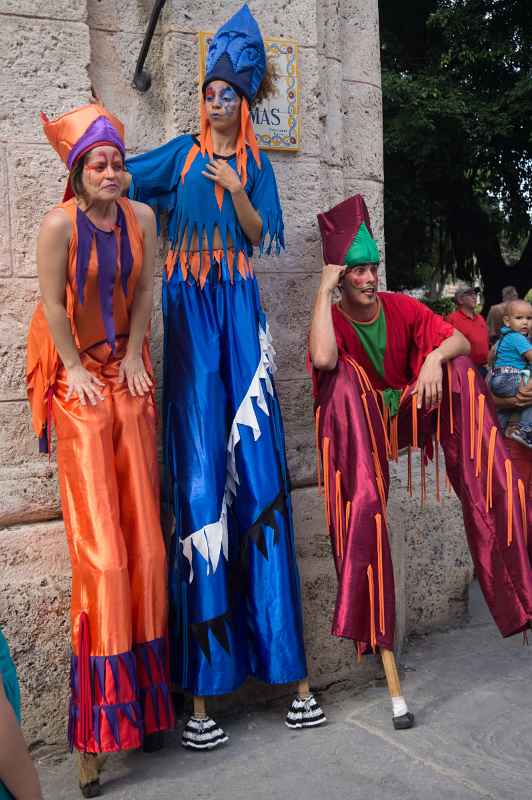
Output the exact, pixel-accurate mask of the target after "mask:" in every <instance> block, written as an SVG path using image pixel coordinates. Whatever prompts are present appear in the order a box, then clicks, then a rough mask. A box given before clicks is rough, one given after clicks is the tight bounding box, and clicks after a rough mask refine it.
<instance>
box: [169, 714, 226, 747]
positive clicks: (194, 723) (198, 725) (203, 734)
mask: <svg viewBox="0 0 532 800" xmlns="http://www.w3.org/2000/svg"><path fill="white" fill-rule="evenodd" d="M228 738H229V737H228V736H227V734H226V733H225V731H223V730H222V729H221V728H220V727H219V726H218V725H217V724H216V722H215V721H214V720H213V719H211V718H210V717H204V718H203V719H198V718H197V717H190V719H189V720H188V722H187V724H186V725H185V729H184V731H183V736H182V737H181V744H182V745H183V747H189V748H191V749H192V750H212V749H213V748H215V747H218V745H220V744H223V743H224V742H226V741H227V740H228Z"/></svg>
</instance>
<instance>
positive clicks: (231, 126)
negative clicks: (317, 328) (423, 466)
mask: <svg viewBox="0 0 532 800" xmlns="http://www.w3.org/2000/svg"><path fill="white" fill-rule="evenodd" d="M271 84H272V77H271V72H270V71H269V69H268V66H267V60H266V53H265V50H264V43H263V40H262V36H261V34H260V30H259V28H258V25H257V23H256V21H255V20H254V18H253V17H252V15H251V13H250V11H249V9H248V7H247V6H243V8H242V9H241V10H240V11H239V12H238V13H237V14H235V16H233V17H232V18H231V19H230V20H229V21H228V22H227V23H226V24H225V25H223V26H222V27H221V28H220V30H219V31H218V32H217V34H216V35H215V37H214V39H213V40H212V42H211V45H210V47H209V52H208V58H207V69H206V78H205V81H204V83H203V86H202V94H203V96H202V102H201V121H200V133H199V135H198V136H192V135H189V134H185V135H183V136H178V137H177V138H175V139H173V140H172V141H170V142H168V143H167V144H165V145H163V146H162V147H159V148H157V149H156V150H153V151H152V152H149V153H146V154H144V155H141V156H138V157H136V158H132V159H129V161H128V162H127V167H128V169H129V171H130V173H131V174H132V184H131V194H132V196H134V197H135V198H137V199H139V200H143V201H145V202H147V203H149V204H150V205H151V206H152V207H153V208H154V210H155V211H156V213H157V214H160V213H161V212H167V214H168V238H169V243H170V246H171V247H170V251H169V255H168V260H167V263H166V269H165V275H164V283H163V312H164V325H165V342H164V348H165V351H164V403H163V406H164V454H165V465H166V468H167V472H168V475H169V483H170V487H169V489H170V493H171V501H172V504H173V511H174V515H175V521H176V525H175V534H174V536H173V540H172V547H171V561H170V572H171V574H170V592H171V609H172V615H171V631H172V634H173V648H172V649H173V662H174V677H175V680H176V682H177V683H178V684H179V685H181V686H182V688H183V689H184V690H185V691H188V692H191V693H192V695H193V696H194V715H193V716H192V717H191V718H190V720H189V721H188V723H187V725H186V727H185V731H184V734H183V745H184V746H186V747H191V748H195V749H204V748H212V747H216V746H217V745H218V744H220V743H222V742H224V741H226V740H227V736H226V734H225V733H224V731H223V730H222V729H221V728H220V727H219V726H218V725H217V724H216V723H215V721H214V720H212V719H211V718H209V717H208V716H207V714H206V706H205V698H206V697H209V696H213V695H221V694H226V693H229V692H232V691H234V690H235V689H236V688H237V687H238V686H240V685H241V684H242V683H243V681H244V680H245V679H246V678H247V677H248V676H249V675H252V676H254V677H256V678H259V679H260V680H263V681H265V682H266V683H271V684H286V683H290V682H294V681H298V682H299V686H298V694H297V696H296V698H295V700H294V701H293V703H292V706H291V708H290V710H289V712H288V716H287V718H286V724H287V725H288V726H289V727H292V728H301V727H310V726H314V725H319V724H320V723H322V722H323V721H324V720H325V717H324V715H323V712H322V710H321V708H320V707H319V706H318V704H317V703H316V700H315V698H314V697H313V696H312V695H311V694H310V691H309V685H308V680H307V677H306V676H307V667H306V662H305V654H304V646H303V622H302V613H301V598H300V587H299V575H298V571H297V566H296V553H295V546H294V532H293V524H292V512H291V505H290V495H289V486H288V481H287V473H286V458H285V449H284V435H283V427H282V420H281V413H280V409H279V402H278V399H277V394H276V391H275V386H274V383H273V373H274V370H275V367H274V360H273V357H274V350H273V347H272V340H271V337H270V333H269V329H268V323H267V321H266V317H265V315H264V312H263V310H262V308H261V304H260V297H259V289H258V285H257V281H256V279H255V276H254V274H253V266H252V254H253V246H258V247H259V250H260V252H261V253H262V252H266V253H268V254H269V253H271V252H272V251H274V252H276V253H279V251H280V249H281V247H284V233H283V218H282V211H281V206H280V202H279V195H278V192H277V186H276V182H275V175H274V172H273V169H272V167H271V164H270V162H269V161H268V159H267V157H266V156H265V154H264V153H260V152H259V149H258V146H257V140H256V138H255V133H254V131H253V126H252V123H251V118H250V105H251V104H252V102H253V101H254V100H256V99H257V97H264V96H266V93H267V92H268V89H269V88H271Z"/></svg>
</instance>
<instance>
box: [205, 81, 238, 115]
mask: <svg viewBox="0 0 532 800" xmlns="http://www.w3.org/2000/svg"><path fill="white" fill-rule="evenodd" d="M238 99H239V98H238V94H237V93H236V92H235V90H234V89H233V87H232V86H224V87H223V88H221V89H219V90H218V91H216V90H215V89H214V88H213V87H212V86H208V87H207V90H206V92H205V102H206V103H207V104H208V105H210V106H211V113H212V106H213V105H215V106H219V107H220V112H217V113H221V114H223V115H224V116H227V117H230V116H232V115H233V114H234V112H235V111H236V107H237V103H238Z"/></svg>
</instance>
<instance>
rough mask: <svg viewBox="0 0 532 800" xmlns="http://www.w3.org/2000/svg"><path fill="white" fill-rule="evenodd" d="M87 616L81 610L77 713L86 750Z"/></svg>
mask: <svg viewBox="0 0 532 800" xmlns="http://www.w3.org/2000/svg"><path fill="white" fill-rule="evenodd" d="M90 649H91V644H90V629H89V617H88V615H87V614H86V613H85V612H84V611H82V612H81V614H80V615H79V640H78V659H79V662H78V663H79V713H80V720H79V725H80V736H81V743H82V745H83V747H84V749H85V751H86V749H87V747H88V746H89V740H90V738H91V736H92V685H91V665H90Z"/></svg>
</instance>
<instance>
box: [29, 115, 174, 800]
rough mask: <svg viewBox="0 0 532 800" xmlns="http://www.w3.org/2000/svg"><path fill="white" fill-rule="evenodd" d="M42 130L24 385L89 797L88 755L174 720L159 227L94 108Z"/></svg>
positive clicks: (127, 744) (114, 134) (154, 734)
mask: <svg viewBox="0 0 532 800" xmlns="http://www.w3.org/2000/svg"><path fill="white" fill-rule="evenodd" d="M43 124H44V131H45V133H46V136H47V137H48V139H49V141H50V143H51V145H52V146H53V147H54V149H55V150H56V151H57V152H58V153H59V155H60V156H61V158H62V159H63V161H65V163H66V164H67V166H68V168H69V170H70V174H69V181H68V186H67V191H66V193H65V198H64V200H65V201H64V202H63V203H61V204H60V205H59V206H57V207H56V208H54V209H53V210H52V211H50V212H49V213H48V214H47V215H46V217H45V218H44V220H43V222H42V224H41V228H40V232H39V240H38V246H37V263H38V272H39V282H40V287H41V293H42V301H41V302H40V303H39V305H38V307H37V309H36V311H35V314H34V316H33V319H32V322H31V326H30V333H29V339H28V365H27V383H28V395H29V399H30V404H31V408H32V416H33V424H34V428H35V431H36V433H37V435H38V436H39V437H40V444H41V450H44V451H47V450H49V444H50V425H51V420H52V418H53V421H54V424H55V430H56V436H57V463H58V470H59V482H60V488H61V501H62V508H63V514H64V520H65V528H66V532H67V539H68V545H69V549H70V557H71V561H72V651H73V655H72V668H71V687H72V694H71V701H70V719H69V739H70V745H71V747H75V748H76V749H77V750H79V751H80V754H81V756H80V757H81V768H80V786H81V789H82V793H83V794H84V796H85V797H94V796H97V795H98V794H99V793H100V786H99V777H98V773H99V769H98V763H99V762H98V759H97V758H96V757H95V755H96V754H100V753H108V752H114V751H119V750H127V749H131V748H138V747H141V746H144V749H146V750H153V749H158V747H159V746H161V745H162V741H161V737H162V731H164V730H166V729H167V728H169V727H170V726H171V724H172V711H171V706H170V698H169V691H168V675H167V672H168V671H167V644H166V635H167V579H166V553H165V547H164V541H163V537H162V533H161V528H160V521H159V476H158V465H157V457H156V441H155V422H156V409H155V403H154V397H153V378H152V366H151V361H150V354H149V349H148V342H147V339H146V330H147V328H148V324H149V319H150V314H151V307H152V285H153V263H154V249H155V238H156V232H155V220H154V215H153V212H152V211H151V209H150V208H148V207H147V206H145V205H144V204H142V203H137V202H132V201H130V200H126V199H124V198H122V197H121V192H122V187H123V159H124V155H125V153H124V136H123V126H122V124H121V123H120V121H119V120H118V119H116V118H115V117H114V116H113V115H111V114H110V113H109V112H108V111H107V110H106V109H105V108H103V107H101V106H98V105H88V106H83V107H81V108H78V109H75V110H74V111H72V112H70V113H68V114H65V115H64V116H62V117H60V118H59V119H57V120H55V121H54V122H50V121H48V119H46V117H44V115H43Z"/></svg>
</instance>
